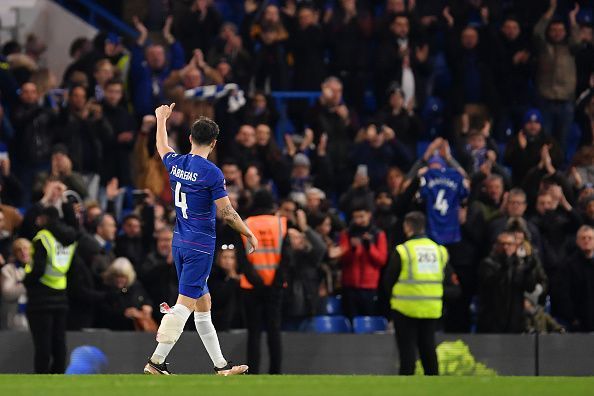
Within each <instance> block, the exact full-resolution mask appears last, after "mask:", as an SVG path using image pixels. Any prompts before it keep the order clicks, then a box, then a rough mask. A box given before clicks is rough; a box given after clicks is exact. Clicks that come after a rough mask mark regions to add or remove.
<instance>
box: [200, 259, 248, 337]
mask: <svg viewBox="0 0 594 396" xmlns="http://www.w3.org/2000/svg"><path fill="white" fill-rule="evenodd" d="M208 290H210V293H211V295H212V321H213V324H214V326H215V328H216V329H217V330H218V331H227V330H229V329H231V328H232V327H233V326H234V325H235V324H237V322H238V321H239V319H238V317H239V307H240V301H239V280H237V279H233V278H230V277H228V276H227V274H226V273H225V271H224V270H223V269H222V268H221V267H219V266H217V265H215V266H213V268H212V272H211V273H210V276H209V277H208Z"/></svg>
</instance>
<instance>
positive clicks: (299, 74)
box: [289, 4, 326, 91]
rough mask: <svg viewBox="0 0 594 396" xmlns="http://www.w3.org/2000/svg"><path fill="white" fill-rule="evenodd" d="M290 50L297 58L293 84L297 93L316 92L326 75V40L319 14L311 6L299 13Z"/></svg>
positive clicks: (303, 7)
mask: <svg viewBox="0 0 594 396" xmlns="http://www.w3.org/2000/svg"><path fill="white" fill-rule="evenodd" d="M289 44H290V49H291V52H292V54H293V57H294V58H295V61H294V64H293V84H292V88H293V89H294V90H296V91H313V90H316V89H317V88H318V87H319V86H320V83H321V82H322V79H323V78H324V75H325V65H324V51H325V49H326V38H325V35H324V32H323V30H322V27H321V26H320V25H319V24H318V14H317V12H316V11H315V10H314V8H313V7H312V6H311V5H307V4H305V5H303V6H301V7H299V10H298V11H297V26H296V29H295V30H294V31H292V32H291V36H290V40H289Z"/></svg>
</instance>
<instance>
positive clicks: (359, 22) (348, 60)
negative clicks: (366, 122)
mask: <svg viewBox="0 0 594 396" xmlns="http://www.w3.org/2000/svg"><path fill="white" fill-rule="evenodd" d="M337 3H338V4H337V6H336V7H334V8H332V9H329V10H328V11H327V12H326V14H325V15H324V24H325V30H326V32H325V36H326V37H328V47H329V51H330V65H329V69H330V74H332V75H334V76H337V77H338V78H340V80H341V81H342V83H343V84H344V95H345V98H346V100H347V102H348V103H349V104H351V105H352V106H353V107H354V108H355V109H357V111H358V112H361V111H362V109H363V98H364V92H365V85H364V82H365V81H366V80H367V72H368V69H369V64H368V63H367V62H368V58H369V55H370V54H369V50H368V43H369V38H370V37H371V35H372V33H373V20H372V16H371V13H370V12H369V11H368V10H366V9H365V7H357V1H356V0H340V1H338V2H337ZM326 132H328V131H326Z"/></svg>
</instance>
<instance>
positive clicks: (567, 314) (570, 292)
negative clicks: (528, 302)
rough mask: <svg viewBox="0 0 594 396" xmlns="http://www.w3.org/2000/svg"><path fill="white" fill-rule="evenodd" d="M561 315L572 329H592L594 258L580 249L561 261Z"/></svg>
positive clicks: (593, 314) (593, 318) (593, 325)
mask: <svg viewBox="0 0 594 396" xmlns="http://www.w3.org/2000/svg"><path fill="white" fill-rule="evenodd" d="M559 297H560V304H559V305H560V310H561V315H560V316H561V317H562V318H563V319H564V320H565V321H567V323H568V324H569V326H570V328H571V329H573V330H574V331H584V332H591V331H594V259H592V258H587V257H585V256H584V254H583V253H582V252H581V251H577V252H575V253H574V254H572V255H571V256H569V257H568V258H567V259H566V260H565V262H564V263H563V267H562V272H561V287H560V290H559Z"/></svg>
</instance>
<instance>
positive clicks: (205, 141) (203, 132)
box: [190, 117, 219, 146]
mask: <svg viewBox="0 0 594 396" xmlns="http://www.w3.org/2000/svg"><path fill="white" fill-rule="evenodd" d="M190 135H191V136H192V141H193V142H194V143H196V144H197V145H199V146H206V145H209V144H211V143H212V142H214V141H215V140H217V138H218V137H219V126H218V125H217V124H216V122H214V121H213V120H211V119H210V118H208V117H200V118H198V119H197V120H196V121H195V122H194V123H193V124H192V127H191V128H190Z"/></svg>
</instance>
